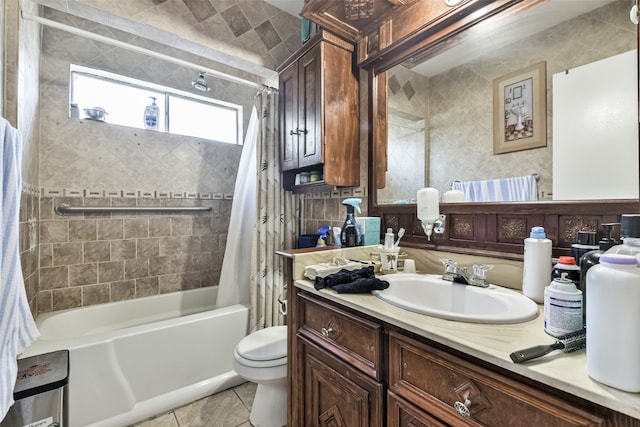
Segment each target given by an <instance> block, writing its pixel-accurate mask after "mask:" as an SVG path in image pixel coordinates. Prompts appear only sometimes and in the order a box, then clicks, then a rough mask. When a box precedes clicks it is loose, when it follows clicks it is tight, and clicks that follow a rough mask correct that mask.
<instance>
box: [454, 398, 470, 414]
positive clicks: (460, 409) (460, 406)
mask: <svg viewBox="0 0 640 427" xmlns="http://www.w3.org/2000/svg"><path fill="white" fill-rule="evenodd" d="M469 406H471V401H470V400H469V399H465V400H464V403H462V402H460V401H459V400H457V401H456V402H455V403H454V404H453V408H454V409H455V410H456V412H457V413H458V414H459V415H460V416H461V417H462V418H469V417H470V416H471V411H470V410H469Z"/></svg>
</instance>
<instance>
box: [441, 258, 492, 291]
mask: <svg viewBox="0 0 640 427" xmlns="http://www.w3.org/2000/svg"><path fill="white" fill-rule="evenodd" d="M440 262H442V264H444V274H443V275H442V279H444V280H448V281H450V282H454V283H462V284H463V285H471V286H479V287H481V288H486V287H488V286H489V282H487V271H489V270H491V269H492V268H493V265H490V264H474V265H473V275H469V273H468V272H467V268H466V267H462V268H460V267H458V264H457V263H456V262H455V261H454V260H452V259H441V260H440Z"/></svg>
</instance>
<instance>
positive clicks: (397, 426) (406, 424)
mask: <svg viewBox="0 0 640 427" xmlns="http://www.w3.org/2000/svg"><path fill="white" fill-rule="evenodd" d="M387 426H388V427H447V424H444V423H442V422H440V421H438V420H437V419H435V418H433V417H432V416H431V415H429V414H427V413H426V412H424V411H422V410H420V409H418V408H416V407H415V406H413V405H412V404H410V403H409V402H407V401H405V400H404V399H402V398H401V397H399V396H398V395H396V394H394V393H392V392H388V393H387Z"/></svg>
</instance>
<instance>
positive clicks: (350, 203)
mask: <svg viewBox="0 0 640 427" xmlns="http://www.w3.org/2000/svg"><path fill="white" fill-rule="evenodd" d="M361 202H362V199H356V198H351V199H344V200H343V201H342V204H343V205H345V206H346V207H347V218H346V219H345V220H344V225H343V226H342V232H341V233H340V240H341V241H342V246H346V247H348V248H351V247H354V246H362V232H361V231H360V225H359V224H358V221H356V216H355V210H356V209H357V210H358V213H360V212H361V210H360V203H361Z"/></svg>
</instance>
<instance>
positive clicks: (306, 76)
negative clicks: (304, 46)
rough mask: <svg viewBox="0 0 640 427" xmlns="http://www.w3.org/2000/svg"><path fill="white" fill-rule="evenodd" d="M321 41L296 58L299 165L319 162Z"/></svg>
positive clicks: (320, 144)
mask: <svg viewBox="0 0 640 427" xmlns="http://www.w3.org/2000/svg"><path fill="white" fill-rule="evenodd" d="M321 46H322V43H319V44H318V45H316V46H315V47H313V48H312V49H311V50H310V51H309V52H307V53H305V54H304V55H303V56H302V58H300V59H299V60H298V84H299V88H298V92H299V99H298V134H299V142H298V150H299V151H298V165H299V167H301V168H303V167H305V166H313V165H317V164H320V163H322V84H323V83H322V55H321V53H322V50H321Z"/></svg>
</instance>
